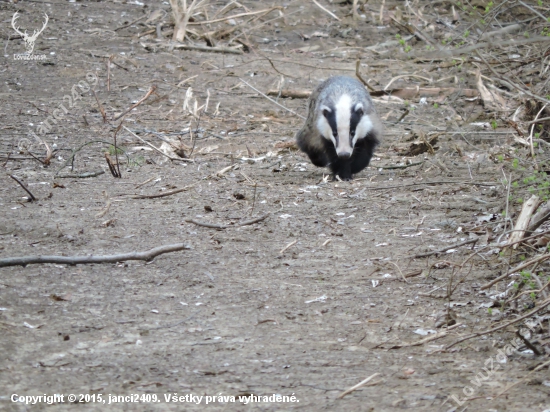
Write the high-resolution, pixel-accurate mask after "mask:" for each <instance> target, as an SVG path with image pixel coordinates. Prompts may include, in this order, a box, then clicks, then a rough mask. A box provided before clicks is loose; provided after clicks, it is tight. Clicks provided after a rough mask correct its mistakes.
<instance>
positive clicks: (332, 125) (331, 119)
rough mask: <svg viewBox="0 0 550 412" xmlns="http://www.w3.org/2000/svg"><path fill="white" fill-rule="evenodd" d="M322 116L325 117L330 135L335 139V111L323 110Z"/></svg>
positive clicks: (336, 132) (336, 134) (336, 131)
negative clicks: (330, 131) (330, 130)
mask: <svg viewBox="0 0 550 412" xmlns="http://www.w3.org/2000/svg"><path fill="white" fill-rule="evenodd" d="M323 116H325V118H326V119H327V122H328V124H329V126H330V128H331V129H332V135H333V136H334V137H335V138H336V139H337V138H338V128H337V127H336V110H329V109H324V110H323Z"/></svg>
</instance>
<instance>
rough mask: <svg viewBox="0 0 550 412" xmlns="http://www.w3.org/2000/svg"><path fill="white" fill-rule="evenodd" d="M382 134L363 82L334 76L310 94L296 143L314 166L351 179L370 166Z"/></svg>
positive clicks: (335, 175) (342, 177) (378, 120)
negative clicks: (326, 168) (305, 116)
mask: <svg viewBox="0 0 550 412" xmlns="http://www.w3.org/2000/svg"><path fill="white" fill-rule="evenodd" d="M381 134H382V125H381V122H380V119H379V118H378V115H377V114H376V110H375V108H374V105H373V103H372V99H371V97H370V94H369V92H368V91H367V90H366V89H365V87H364V86H363V84H362V83H360V82H359V81H358V80H356V79H353V78H351V77H347V76H334V77H331V78H329V79H328V80H325V81H324V82H323V83H321V84H320V85H319V86H318V87H317V88H316V89H315V90H314V91H313V93H312V94H311V96H310V98H309V101H308V114H307V119H306V123H305V125H304V127H302V129H301V130H300V131H299V132H298V133H297V134H296V142H297V144H298V147H299V148H300V150H301V151H303V152H305V153H306V154H307V155H308V156H309V159H310V160H311V163H313V164H314V165H315V166H318V167H326V166H328V167H329V168H330V169H331V171H332V174H333V177H334V178H336V177H337V176H338V177H339V178H340V179H342V180H351V178H352V175H353V174H355V173H358V172H360V171H361V170H363V169H364V168H365V167H367V166H368V165H369V162H370V159H371V157H372V154H373V151H374V149H375V147H376V146H377V145H378V144H379V143H380V138H381Z"/></svg>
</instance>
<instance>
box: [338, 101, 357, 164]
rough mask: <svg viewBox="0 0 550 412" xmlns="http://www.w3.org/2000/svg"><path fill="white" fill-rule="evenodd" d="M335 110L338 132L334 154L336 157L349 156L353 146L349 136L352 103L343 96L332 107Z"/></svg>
mask: <svg viewBox="0 0 550 412" xmlns="http://www.w3.org/2000/svg"><path fill="white" fill-rule="evenodd" d="M334 109H335V110H336V130H337V131H338V144H337V145H335V146H336V154H337V155H338V156H351V154H352V152H353V146H352V144H351V139H350V135H349V125H350V119H351V110H352V101H351V97H350V96H349V95H348V94H343V95H342V96H341V97H340V99H339V100H338V101H337V102H336V105H335V106H334Z"/></svg>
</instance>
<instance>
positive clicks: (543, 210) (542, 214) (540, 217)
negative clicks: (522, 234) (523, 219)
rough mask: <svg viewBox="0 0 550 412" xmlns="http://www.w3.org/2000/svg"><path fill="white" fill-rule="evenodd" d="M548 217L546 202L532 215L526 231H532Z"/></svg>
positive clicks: (548, 203)
mask: <svg viewBox="0 0 550 412" xmlns="http://www.w3.org/2000/svg"><path fill="white" fill-rule="evenodd" d="M549 218H550V202H546V203H545V204H544V205H543V206H541V207H540V210H539V211H538V212H537V213H535V214H534V215H533V217H532V218H531V220H530V221H529V226H528V227H527V229H526V231H527V233H532V232H534V231H535V230H536V229H538V228H539V226H540V225H542V224H543V223H544V222H546V221H547V220H548V219H549Z"/></svg>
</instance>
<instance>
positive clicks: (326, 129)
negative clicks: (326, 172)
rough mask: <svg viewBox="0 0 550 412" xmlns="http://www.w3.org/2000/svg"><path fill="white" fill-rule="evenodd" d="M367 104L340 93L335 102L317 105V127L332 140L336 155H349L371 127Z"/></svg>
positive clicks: (324, 135) (343, 157) (343, 156)
mask: <svg viewBox="0 0 550 412" xmlns="http://www.w3.org/2000/svg"><path fill="white" fill-rule="evenodd" d="M367 104H368V103H367V102H361V101H359V102H357V101H354V100H353V99H352V97H351V96H350V95H349V94H342V95H341V96H340V97H339V99H338V100H336V101H335V103H332V104H321V105H319V108H318V111H319V113H318V116H317V129H318V130H319V132H320V133H321V135H322V136H323V137H324V138H325V139H327V140H330V141H332V143H333V144H334V148H335V149H336V154H337V155H338V157H340V158H342V159H347V158H349V157H351V155H352V154H353V148H354V147H355V144H356V143H357V141H358V140H360V139H364V138H365V137H366V136H367V135H368V134H369V132H370V131H371V130H372V129H373V123H372V121H371V118H370V116H369V114H368V113H367V110H368V109H369V107H368V106H367ZM365 106H367V107H365ZM369 111H370V110H369Z"/></svg>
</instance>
